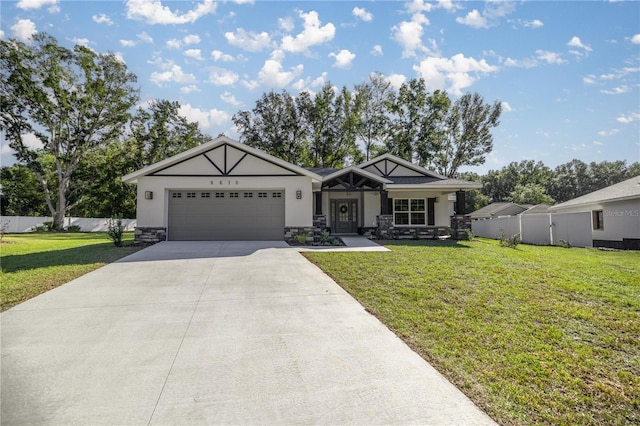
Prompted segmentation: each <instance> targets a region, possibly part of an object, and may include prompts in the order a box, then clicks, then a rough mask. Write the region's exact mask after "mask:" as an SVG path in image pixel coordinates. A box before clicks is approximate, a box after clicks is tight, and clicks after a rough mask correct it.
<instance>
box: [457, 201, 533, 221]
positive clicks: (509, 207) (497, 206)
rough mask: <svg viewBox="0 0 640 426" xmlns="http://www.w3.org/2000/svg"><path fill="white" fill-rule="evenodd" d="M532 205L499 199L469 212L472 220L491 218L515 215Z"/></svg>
mask: <svg viewBox="0 0 640 426" xmlns="http://www.w3.org/2000/svg"><path fill="white" fill-rule="evenodd" d="M530 207H532V206H530V205H523V206H521V205H520V204H516V203H512V202H509V201H499V202H495V203H491V204H489V205H486V206H484V207H481V208H479V209H478V210H476V211H474V212H472V213H469V216H471V219H472V220H478V219H491V218H494V217H500V216H515V215H517V214H520V213H522V212H524V211H526V210H527V209H528V208H530Z"/></svg>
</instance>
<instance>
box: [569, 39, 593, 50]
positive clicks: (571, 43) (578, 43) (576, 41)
mask: <svg viewBox="0 0 640 426" xmlns="http://www.w3.org/2000/svg"><path fill="white" fill-rule="evenodd" d="M567 46H571V47H578V48H580V49H584V50H585V51H587V52H591V50H592V49H591V46H589V45H588V44H584V43H582V41H581V40H580V37H577V36H573V37H572V38H571V40H569V42H568V43H567Z"/></svg>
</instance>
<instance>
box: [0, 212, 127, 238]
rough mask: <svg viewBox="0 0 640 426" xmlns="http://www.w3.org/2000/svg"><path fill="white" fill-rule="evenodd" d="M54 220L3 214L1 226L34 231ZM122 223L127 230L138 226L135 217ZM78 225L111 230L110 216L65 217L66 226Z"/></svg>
mask: <svg viewBox="0 0 640 426" xmlns="http://www.w3.org/2000/svg"><path fill="white" fill-rule="evenodd" d="M51 221H53V218H52V217H35V216H2V217H0V226H2V227H3V228H4V232H5V233H7V234H10V233H22V232H32V231H34V230H35V228H36V226H43V224H44V223H45V222H51ZM122 224H123V225H124V226H125V227H126V228H125V229H126V230H127V231H133V230H134V228H135V226H136V220H135V219H122ZM72 225H76V226H79V227H80V231H81V232H106V231H108V230H109V218H86V217H65V218H64V227H65V228H67V227H69V226H72Z"/></svg>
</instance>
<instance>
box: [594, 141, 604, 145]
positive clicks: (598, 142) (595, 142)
mask: <svg viewBox="0 0 640 426" xmlns="http://www.w3.org/2000/svg"><path fill="white" fill-rule="evenodd" d="M592 143H593V144H594V145H598V146H601V145H604V143H602V142H600V141H593V142H592Z"/></svg>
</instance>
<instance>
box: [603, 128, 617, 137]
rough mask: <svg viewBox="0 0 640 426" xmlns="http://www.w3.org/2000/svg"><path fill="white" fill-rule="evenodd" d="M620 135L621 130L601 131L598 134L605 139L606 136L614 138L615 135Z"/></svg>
mask: <svg viewBox="0 0 640 426" xmlns="http://www.w3.org/2000/svg"><path fill="white" fill-rule="evenodd" d="M618 133H620V130H618V129H611V130H600V131H599V132H598V136H602V137H605V136H614V135H617V134H618Z"/></svg>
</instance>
